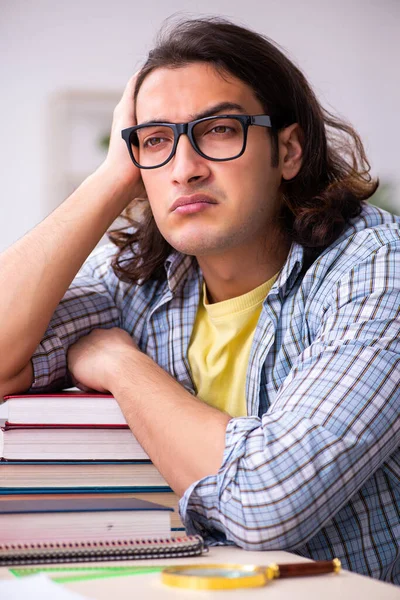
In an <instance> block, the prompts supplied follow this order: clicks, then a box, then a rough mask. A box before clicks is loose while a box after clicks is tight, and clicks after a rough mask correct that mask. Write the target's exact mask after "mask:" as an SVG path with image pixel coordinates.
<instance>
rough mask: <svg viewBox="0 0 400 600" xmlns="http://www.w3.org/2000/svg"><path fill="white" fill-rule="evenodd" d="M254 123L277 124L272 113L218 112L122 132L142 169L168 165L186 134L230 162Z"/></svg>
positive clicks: (206, 152) (205, 153)
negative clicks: (183, 135)
mask: <svg viewBox="0 0 400 600" xmlns="http://www.w3.org/2000/svg"><path fill="white" fill-rule="evenodd" d="M250 125H258V126H260V127H273V126H275V125H273V123H272V120H271V117H270V116H268V115H218V116H213V117H205V118H203V119H196V120H195V121H189V122H188V123H157V122H154V123H145V124H143V125H136V126H135V127H128V128H127V129H123V130H122V131H121V135H122V138H123V139H124V140H125V142H126V145H127V147H128V151H129V155H130V157H131V159H132V161H133V162H134V163H135V165H136V166H137V167H139V168H140V169H156V168H157V167H162V166H164V165H165V164H166V163H167V162H168V161H170V160H171V158H172V157H173V156H174V154H175V152H176V147H177V145H178V141H179V138H180V136H181V135H182V134H185V135H187V136H188V138H189V140H190V143H191V144H192V146H193V148H194V150H195V151H196V152H197V153H198V154H200V156H202V157H203V158H206V159H208V160H214V161H226V160H234V159H235V158H239V156H241V155H242V154H243V152H244V151H245V149H246V142H247V131H248V128H249V127H250Z"/></svg>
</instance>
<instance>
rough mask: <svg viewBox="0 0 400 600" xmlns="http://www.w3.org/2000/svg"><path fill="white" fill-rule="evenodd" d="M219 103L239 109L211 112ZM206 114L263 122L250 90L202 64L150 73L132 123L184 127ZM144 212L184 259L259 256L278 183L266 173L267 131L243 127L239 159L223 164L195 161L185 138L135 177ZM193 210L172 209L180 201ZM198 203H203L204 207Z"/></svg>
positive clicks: (277, 175) (277, 176) (274, 171)
mask: <svg viewBox="0 0 400 600" xmlns="http://www.w3.org/2000/svg"><path fill="white" fill-rule="evenodd" d="M222 103H233V104H236V105H238V106H239V107H240V108H232V109H228V110H226V109H224V110H222V111H219V112H215V113H214V111H213V107H217V106H218V105H221V104H222ZM210 110H211V113H210V114H229V113H232V114H240V113H242V114H249V115H258V114H263V112H264V111H263V107H262V105H261V103H260V102H259V100H258V99H257V98H256V97H255V95H254V92H253V91H252V89H251V88H250V87H249V86H247V85H246V84H245V83H243V82H242V81H240V80H239V79H236V78H235V77H233V76H230V75H229V76H227V75H224V77H222V76H221V75H220V74H219V73H218V71H216V69H215V68H214V67H213V66H212V65H208V64H206V63H193V64H190V65H188V66H184V67H181V68H178V69H168V68H162V69H156V70H155V71H153V72H151V73H150V74H149V75H148V76H147V77H146V79H145V80H144V82H143V84H142V86H141V88H140V90H139V94H138V97H137V104H136V115H137V122H138V124H141V123H143V122H146V121H165V122H170V123H184V122H188V121H192V120H194V119H196V118H198V115H201V114H203V113H205V112H206V111H207V112H208V111H210ZM142 178H143V182H144V185H145V188H146V192H147V196H148V199H149V202H150V206H151V209H152V212H153V215H154V218H155V221H156V224H157V226H158V229H159V230H160V232H161V234H162V235H163V237H164V238H165V239H166V240H167V241H168V242H169V243H170V244H171V246H172V247H174V248H175V249H177V250H179V251H180V252H183V253H185V254H191V255H195V256H212V255H216V254H219V255H220V254H223V253H224V252H228V251H231V250H232V249H240V248H243V250H244V249H245V248H246V249H248V248H256V249H262V248H265V247H266V243H267V241H268V237H269V235H268V234H269V233H270V234H271V233H272V231H273V225H272V222H273V218H274V215H275V214H276V212H277V206H278V188H279V185H280V182H281V171H280V168H279V167H272V166H271V139H270V134H269V130H268V129H266V128H264V127H257V126H250V127H249V130H248V138H247V146H246V150H245V152H244V154H243V155H242V156H240V157H239V158H237V159H234V160H231V161H226V162H214V161H211V160H207V159H205V158H203V157H201V156H200V155H199V154H197V153H196V151H195V150H194V149H193V148H192V146H191V144H190V141H189V139H188V137H187V136H186V135H182V136H181V137H180V138H179V143H178V147H177V150H176V154H175V156H174V157H173V158H172V159H171V160H170V161H169V162H168V163H167V164H166V165H164V166H163V167H159V168H157V169H151V170H150V169H149V170H145V169H143V170H142ZM194 195H199V196H198V200H199V203H196V204H194V205H192V206H191V207H183V208H175V209H174V208H173V205H174V203H176V201H177V200H179V199H183V201H185V200H186V199H187V198H188V197H191V199H192V200H193V199H196V198H195V197H194ZM204 200H206V201H207V202H204Z"/></svg>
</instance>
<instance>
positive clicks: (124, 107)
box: [117, 71, 139, 114]
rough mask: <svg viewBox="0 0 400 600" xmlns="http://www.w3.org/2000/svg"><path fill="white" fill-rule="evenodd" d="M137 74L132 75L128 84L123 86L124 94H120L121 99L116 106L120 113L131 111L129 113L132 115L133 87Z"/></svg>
mask: <svg viewBox="0 0 400 600" xmlns="http://www.w3.org/2000/svg"><path fill="white" fill-rule="evenodd" d="M138 73H139V71H137V72H136V73H135V74H134V75H132V77H131V78H130V79H129V81H128V83H127V84H126V86H125V89H124V93H123V94H122V98H121V100H120V101H119V104H118V106H117V108H118V110H121V112H125V111H127V112H129V111H131V113H132V114H133V97H134V94H135V86H136V79H137V76H138Z"/></svg>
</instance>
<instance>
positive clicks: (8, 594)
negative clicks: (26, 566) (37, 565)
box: [0, 573, 88, 600]
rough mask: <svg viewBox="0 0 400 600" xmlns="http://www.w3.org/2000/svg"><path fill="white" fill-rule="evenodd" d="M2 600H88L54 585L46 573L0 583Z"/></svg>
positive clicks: (56, 584)
mask: <svg viewBox="0 0 400 600" xmlns="http://www.w3.org/2000/svg"><path fill="white" fill-rule="evenodd" d="M0 598H1V600H27V598H29V600H88V598H87V596H81V594H77V593H76V592H71V591H70V590H67V589H66V588H64V587H63V586H62V585H60V584H59V583H54V581H52V580H51V579H50V578H49V577H48V576H47V575H45V574H44V573H39V574H38V575H29V576H28V577H21V578H18V579H17V578H16V579H6V580H3V581H0Z"/></svg>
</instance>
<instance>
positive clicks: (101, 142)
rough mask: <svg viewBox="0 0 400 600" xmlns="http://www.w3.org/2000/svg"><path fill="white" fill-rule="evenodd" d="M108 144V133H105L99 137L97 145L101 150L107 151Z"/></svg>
mask: <svg viewBox="0 0 400 600" xmlns="http://www.w3.org/2000/svg"><path fill="white" fill-rule="evenodd" d="M109 145H110V134H109V133H107V134H106V135H103V136H102V137H101V138H100V139H99V146H100V148H102V149H103V150H105V151H106V152H107V150H108V146H109Z"/></svg>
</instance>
